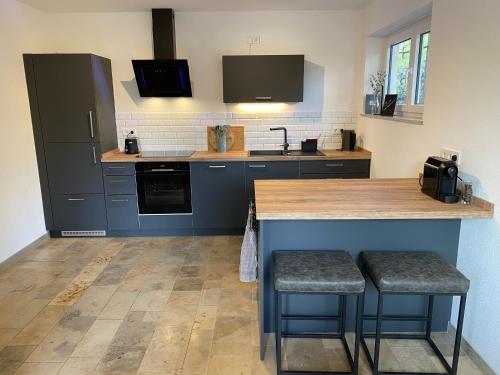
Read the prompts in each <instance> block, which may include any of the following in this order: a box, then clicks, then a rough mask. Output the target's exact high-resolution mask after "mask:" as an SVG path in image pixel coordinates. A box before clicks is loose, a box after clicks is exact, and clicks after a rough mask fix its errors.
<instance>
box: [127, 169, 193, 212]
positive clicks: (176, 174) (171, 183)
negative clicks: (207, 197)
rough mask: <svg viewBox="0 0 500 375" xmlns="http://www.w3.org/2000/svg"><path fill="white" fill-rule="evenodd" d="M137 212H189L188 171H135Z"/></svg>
mask: <svg viewBox="0 0 500 375" xmlns="http://www.w3.org/2000/svg"><path fill="white" fill-rule="evenodd" d="M136 177H137V198H138V201H139V214H143V215H145V214H146V215H154V214H156V215H168V214H191V213H192V209H191V185H190V179H189V171H172V172H142V173H137V175H136Z"/></svg>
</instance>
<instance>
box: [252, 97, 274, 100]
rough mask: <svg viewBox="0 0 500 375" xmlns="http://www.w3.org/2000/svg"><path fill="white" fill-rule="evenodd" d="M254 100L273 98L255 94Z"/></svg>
mask: <svg viewBox="0 0 500 375" xmlns="http://www.w3.org/2000/svg"><path fill="white" fill-rule="evenodd" d="M255 100H273V97H272V96H256V97H255Z"/></svg>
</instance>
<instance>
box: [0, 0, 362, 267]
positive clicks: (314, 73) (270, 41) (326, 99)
mask: <svg viewBox="0 0 500 375" xmlns="http://www.w3.org/2000/svg"><path fill="white" fill-rule="evenodd" d="M362 19H363V11H359V10H358V11H316V12H314V11H311V12H307V11H305V12H304V11H303V12H301V11H297V12H208V13H203V12H201V13H190V12H188V13H182V12H178V13H176V34H177V52H178V57H179V58H188V59H189V63H190V69H191V79H192V81H193V91H194V98H193V99H187V98H178V99H159V98H152V99H142V98H140V97H139V95H138V92H137V87H136V85H135V82H134V81H133V78H134V75H133V70H132V65H131V61H130V60H131V59H134V58H138V59H140V58H146V59H147V58H152V49H153V47H152V37H151V14H150V13H149V12H147V13H146V12H144V13H89V14H76V13H74V14H71V13H70V14H54V13H45V12H39V11H37V10H34V9H32V8H30V7H27V6H25V5H20V4H19V3H18V2H17V1H16V0H4V1H2V2H1V3H0V45H1V48H0V53H1V63H2V69H0V82H2V85H1V86H0V109H1V113H2V121H1V122H0V124H1V125H0V126H1V130H2V134H3V135H4V136H6V137H8V142H5V143H4V144H3V147H4V152H3V153H2V158H1V160H0V164H1V169H0V173H1V174H0V177H1V178H2V182H1V184H2V185H1V186H2V187H1V191H0V193H1V196H2V199H1V200H0V235H1V238H2V244H1V245H0V261H2V260H4V259H6V258H8V257H9V256H10V255H12V254H14V253H15V252H16V251H18V250H20V249H21V248H23V247H24V246H25V245H27V244H28V243H30V242H32V241H33V240H34V239H36V238H38V237H39V236H40V235H42V234H43V233H44V232H45V230H44V222H43V213H42V207H41V198H40V190H39V183H38V176H37V169H36V157H35V152H34V144H33V136H32V130H31V118H30V112H29V105H28V98H27V92H26V83H25V78H24V69H23V64H22V53H56V52H59V53H71V52H90V53H96V54H99V55H103V56H106V57H108V58H110V59H111V60H112V67H113V78H114V88H115V97H116V109H117V111H119V112H129V113H134V112H152V111H154V112H170V111H174V112H223V111H235V110H237V108H234V106H226V105H224V104H223V103H222V71H221V70H222V64H221V56H222V55H223V54H247V53H248V45H247V44H246V37H247V36H248V35H259V36H260V37H261V44H260V45H258V46H254V48H253V53H255V54H267V53H276V54H281V53H282V54H288V53H297V54H305V55H306V61H307V63H306V72H305V93H304V103H299V104H292V105H289V106H288V107H287V109H286V110H287V111H290V112H296V111H314V112H315V113H322V112H326V111H338V112H339V113H340V116H350V112H351V111H354V110H355V109H356V106H357V103H358V102H359V95H360V91H359V90H358V87H359V85H360V82H361V80H360V75H359V71H361V70H362V64H361V62H362V58H361V57H362V54H363V51H362V37H363V32H362V28H361V27H360V24H361V21H362ZM342 112H344V114H342ZM335 121H337V122H335ZM335 121H334V122H335V124H336V123H338V120H335ZM331 122H332V121H330V120H328V123H327V126H329V127H332V124H330V123H331ZM303 130H304V131H306V130H307V129H303Z"/></svg>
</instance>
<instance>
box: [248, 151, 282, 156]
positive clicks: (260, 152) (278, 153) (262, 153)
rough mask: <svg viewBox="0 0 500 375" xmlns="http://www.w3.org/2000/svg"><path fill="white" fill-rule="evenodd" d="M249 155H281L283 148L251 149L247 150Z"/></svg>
mask: <svg viewBox="0 0 500 375" xmlns="http://www.w3.org/2000/svg"><path fill="white" fill-rule="evenodd" d="M248 155H249V156H283V155H285V151H283V150H252V151H249V152H248Z"/></svg>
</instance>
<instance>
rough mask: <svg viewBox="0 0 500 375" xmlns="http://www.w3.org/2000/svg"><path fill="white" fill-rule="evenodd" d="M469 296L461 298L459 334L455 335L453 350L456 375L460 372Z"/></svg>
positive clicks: (454, 374) (453, 373)
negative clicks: (459, 365)
mask: <svg viewBox="0 0 500 375" xmlns="http://www.w3.org/2000/svg"><path fill="white" fill-rule="evenodd" d="M466 299H467V295H466V294H464V295H462V296H461V297H460V308H459V310H458V323H457V333H456V335H455V348H454V349H453V363H452V365H451V374H452V375H456V374H457V371H458V359H459V358H460V344H461V341H462V328H463V326H464V314H465V300H466Z"/></svg>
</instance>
